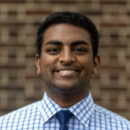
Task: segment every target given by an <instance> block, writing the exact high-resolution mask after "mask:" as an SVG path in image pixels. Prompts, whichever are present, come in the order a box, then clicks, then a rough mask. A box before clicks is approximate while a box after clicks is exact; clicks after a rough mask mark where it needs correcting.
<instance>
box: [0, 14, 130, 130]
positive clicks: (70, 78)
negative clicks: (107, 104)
mask: <svg viewBox="0 0 130 130" xmlns="http://www.w3.org/2000/svg"><path fill="white" fill-rule="evenodd" d="M37 47H38V54H36V66H37V74H41V75H42V78H43V81H44V83H45V86H44V87H45V93H44V97H43V99H42V100H41V101H39V102H36V103H33V104H31V105H28V106H26V107H23V108H20V109H18V110H15V111H14V112H11V113H9V114H7V115H4V116H2V117H1V118H0V130H34V129H35V130H59V129H60V130H130V122H129V121H128V120H126V119H124V118H123V117H120V116H119V115H116V114H114V113H112V112H110V111H108V110H106V109H104V108H102V107H100V106H98V105H96V104H94V102H93V99H92V96H91V93H90V91H89V89H90V79H91V77H92V76H94V75H96V74H97V73H98V66H99V64H100V57H99V56H98V55H97V53H98V32H97V29H96V27H95V25H94V24H93V23H92V21H91V20H90V19H88V18H87V17H85V16H83V15H81V14H78V13H74V12H58V13H54V14H52V15H50V16H49V17H47V19H46V20H45V21H44V22H43V23H42V25H41V27H40V28H39V30H38V35H37Z"/></svg>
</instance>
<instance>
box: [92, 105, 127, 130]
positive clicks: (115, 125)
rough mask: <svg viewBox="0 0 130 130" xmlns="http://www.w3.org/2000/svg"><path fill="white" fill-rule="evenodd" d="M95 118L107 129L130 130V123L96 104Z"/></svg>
mask: <svg viewBox="0 0 130 130" xmlns="http://www.w3.org/2000/svg"><path fill="white" fill-rule="evenodd" d="M93 116H94V118H96V119H97V120H100V123H101V124H104V126H105V127H107V129H110V130H130V121H128V120H127V119H125V118H123V117H121V116H119V115H118V114H115V113H114V112H111V111H109V110H107V109H105V108H103V107H101V106H98V105H96V104H94V114H93Z"/></svg>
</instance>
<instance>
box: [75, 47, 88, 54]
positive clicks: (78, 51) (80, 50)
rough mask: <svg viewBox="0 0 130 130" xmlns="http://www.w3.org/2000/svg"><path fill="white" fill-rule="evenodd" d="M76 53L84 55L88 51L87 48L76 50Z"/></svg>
mask: <svg viewBox="0 0 130 130" xmlns="http://www.w3.org/2000/svg"><path fill="white" fill-rule="evenodd" d="M74 52H75V53H78V54H83V53H86V52H87V49H85V48H75V49H74Z"/></svg>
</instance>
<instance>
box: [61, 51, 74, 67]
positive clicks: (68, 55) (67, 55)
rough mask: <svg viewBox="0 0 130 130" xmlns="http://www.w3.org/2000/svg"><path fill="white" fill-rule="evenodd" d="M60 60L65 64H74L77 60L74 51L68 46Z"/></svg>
mask: <svg viewBox="0 0 130 130" xmlns="http://www.w3.org/2000/svg"><path fill="white" fill-rule="evenodd" d="M59 61H60V63H62V64H64V65H69V64H72V63H73V62H74V61H75V57H74V55H73V52H72V51H71V50H70V49H68V48H66V49H64V50H62V52H61V54H60V58H59Z"/></svg>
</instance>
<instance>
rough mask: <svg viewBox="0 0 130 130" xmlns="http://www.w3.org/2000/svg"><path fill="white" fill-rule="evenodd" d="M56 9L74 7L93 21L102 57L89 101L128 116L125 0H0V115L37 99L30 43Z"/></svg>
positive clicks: (129, 38)
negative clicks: (41, 24)
mask: <svg viewBox="0 0 130 130" xmlns="http://www.w3.org/2000/svg"><path fill="white" fill-rule="evenodd" d="M56 11H76V12H79V13H82V14H84V15H86V16H88V17H89V18H91V19H92V20H93V21H94V23H95V24H96V26H97V28H98V30H99V33H100V48H99V50H100V51H99V55H100V56H101V60H102V62H101V66H100V71H99V75H98V76H97V77H95V78H94V79H93V80H92V81H91V91H92V94H93V97H94V100H95V102H96V103H97V104H99V105H101V106H104V107H106V108H108V109H110V110H112V111H114V112H116V113H119V114H120V115H122V116H124V117H126V118H127V119H130V43H129V42H130V22H129V21H130V1H129V0H0V115H3V114H5V113H7V112H10V111H12V110H15V109H17V108H19V107H22V106H24V105H27V104H29V103H32V102H34V101H37V100H40V99H41V98H42V96H43V92H44V87H43V86H44V84H43V83H42V80H41V79H40V77H39V76H37V75H36V68H35V62H34V56H35V53H36V48H35V46H34V44H35V40H36V32H37V29H38V27H39V25H40V23H41V22H42V21H43V20H44V19H45V17H46V16H48V15H49V14H51V13H53V12H56Z"/></svg>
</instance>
